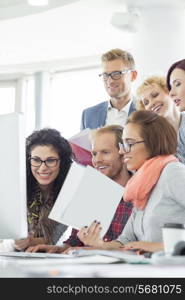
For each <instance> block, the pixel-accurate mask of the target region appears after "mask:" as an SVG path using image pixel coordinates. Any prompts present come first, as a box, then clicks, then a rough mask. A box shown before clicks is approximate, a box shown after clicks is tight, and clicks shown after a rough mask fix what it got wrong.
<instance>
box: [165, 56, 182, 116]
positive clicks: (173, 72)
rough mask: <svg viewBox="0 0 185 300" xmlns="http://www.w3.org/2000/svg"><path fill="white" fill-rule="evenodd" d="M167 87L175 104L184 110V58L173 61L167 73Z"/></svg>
mask: <svg viewBox="0 0 185 300" xmlns="http://www.w3.org/2000/svg"><path fill="white" fill-rule="evenodd" d="M167 87H168V90H169V92H170V96H171V97H172V99H173V101H174V102H175V105H176V106H177V107H178V108H179V110H180V111H185V59H182V60H179V61H177V62H175V63H174V64H173V65H172V66H171V67H170V69H169V71H168V73H167Z"/></svg>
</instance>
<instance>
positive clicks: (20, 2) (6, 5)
mask: <svg viewBox="0 0 185 300" xmlns="http://www.w3.org/2000/svg"><path fill="white" fill-rule="evenodd" d="M77 1H79V0H49V5H48V6H31V5H29V4H28V2H27V0H0V20H5V19H11V18H17V17H22V16H27V15H32V14H36V13H41V12H44V11H47V10H49V9H53V8H56V7H60V6H64V5H67V4H71V3H74V2H77Z"/></svg>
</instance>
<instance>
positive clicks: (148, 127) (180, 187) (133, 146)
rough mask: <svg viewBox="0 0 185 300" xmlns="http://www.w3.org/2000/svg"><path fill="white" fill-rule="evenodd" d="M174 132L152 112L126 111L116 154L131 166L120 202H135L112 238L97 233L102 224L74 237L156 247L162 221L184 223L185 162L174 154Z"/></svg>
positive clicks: (95, 242)
mask: <svg viewBox="0 0 185 300" xmlns="http://www.w3.org/2000/svg"><path fill="white" fill-rule="evenodd" d="M176 148H177V134H176V131H175V129H174V127H173V126H172V125H171V124H170V123H169V122H168V121H167V120H166V119H165V118H164V117H162V116H159V115H158V114H156V113H154V112H151V111H144V110H143V111H137V112H134V113H132V114H131V116H130V117H129V119H128V120H127V123H126V126H125V128H124V131H123V144H122V146H121V150H120V153H122V154H123V156H124V162H125V163H126V164H127V168H128V170H129V171H136V172H135V174H134V175H133V176H132V177H131V179H130V180H129V181H128V183H127V185H126V187H125V191H124V201H126V202H131V203H133V205H134V209H133V211H132V214H131V216H130V218H129V220H128V222H127V224H126V226H125V228H124V230H123V232H122V234H121V235H120V236H119V237H118V239H117V240H115V241H112V242H107V243H106V242H104V241H103V240H101V239H100V238H99V233H100V231H101V224H100V223H99V222H97V221H94V222H93V223H92V224H91V225H90V227H83V228H82V229H81V230H80V231H79V234H78V237H79V238H80V239H81V240H82V241H83V242H84V244H86V245H88V246H93V247H96V248H101V249H118V248H119V249H120V250H121V248H123V247H124V249H129V248H137V249H144V250H146V251H158V250H160V249H161V248H162V247H163V245H162V226H163V225H164V223H184V220H185V199H184V196H183V195H184V193H185V185H184V183H185V166H184V164H182V163H180V162H179V161H178V159H177V158H176V157H175V153H176Z"/></svg>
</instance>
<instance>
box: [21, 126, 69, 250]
mask: <svg viewBox="0 0 185 300" xmlns="http://www.w3.org/2000/svg"><path fill="white" fill-rule="evenodd" d="M71 163H72V150H71V147H70V145H69V143H68V141H67V140H65V139H64V138H63V137H62V136H61V135H60V133H59V132H58V131H57V130H55V129H50V128H46V129H41V130H38V131H34V132H33V133H32V134H31V135H30V136H29V137H28V138H27V140H26V164H27V166H26V167H27V207H28V229H29V236H28V238H26V239H22V240H18V241H16V244H15V247H16V249H18V250H22V249H25V248H27V247H29V246H34V245H37V244H40V243H42V244H55V243H56V242H57V241H58V239H59V238H60V237H61V235H62V234H63V233H64V231H65V230H66V228H67V226H65V225H63V224H59V223H57V222H55V221H53V220H51V219H49V218H48V215H49V213H50V211H51V209H52V207H53V205H54V203H55V200H56V198H57V196H58V193H59V191H60V189H61V187H62V185H63V183H64V180H65V178H66V175H67V173H68V170H69V168H70V166H71Z"/></svg>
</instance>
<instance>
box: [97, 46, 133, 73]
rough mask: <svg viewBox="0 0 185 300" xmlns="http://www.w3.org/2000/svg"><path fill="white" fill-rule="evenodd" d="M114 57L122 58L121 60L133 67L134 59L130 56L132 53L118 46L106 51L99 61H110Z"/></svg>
mask: <svg viewBox="0 0 185 300" xmlns="http://www.w3.org/2000/svg"><path fill="white" fill-rule="evenodd" d="M115 59H122V60H123V62H124V63H125V64H126V65H127V66H128V67H129V68H132V69H135V61H134V58H133V56H132V54H130V53H129V52H127V51H125V50H121V49H119V48H115V49H112V50H110V51H108V52H106V53H104V54H103V55H102V56H101V61H102V63H103V62H107V61H112V60H115Z"/></svg>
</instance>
